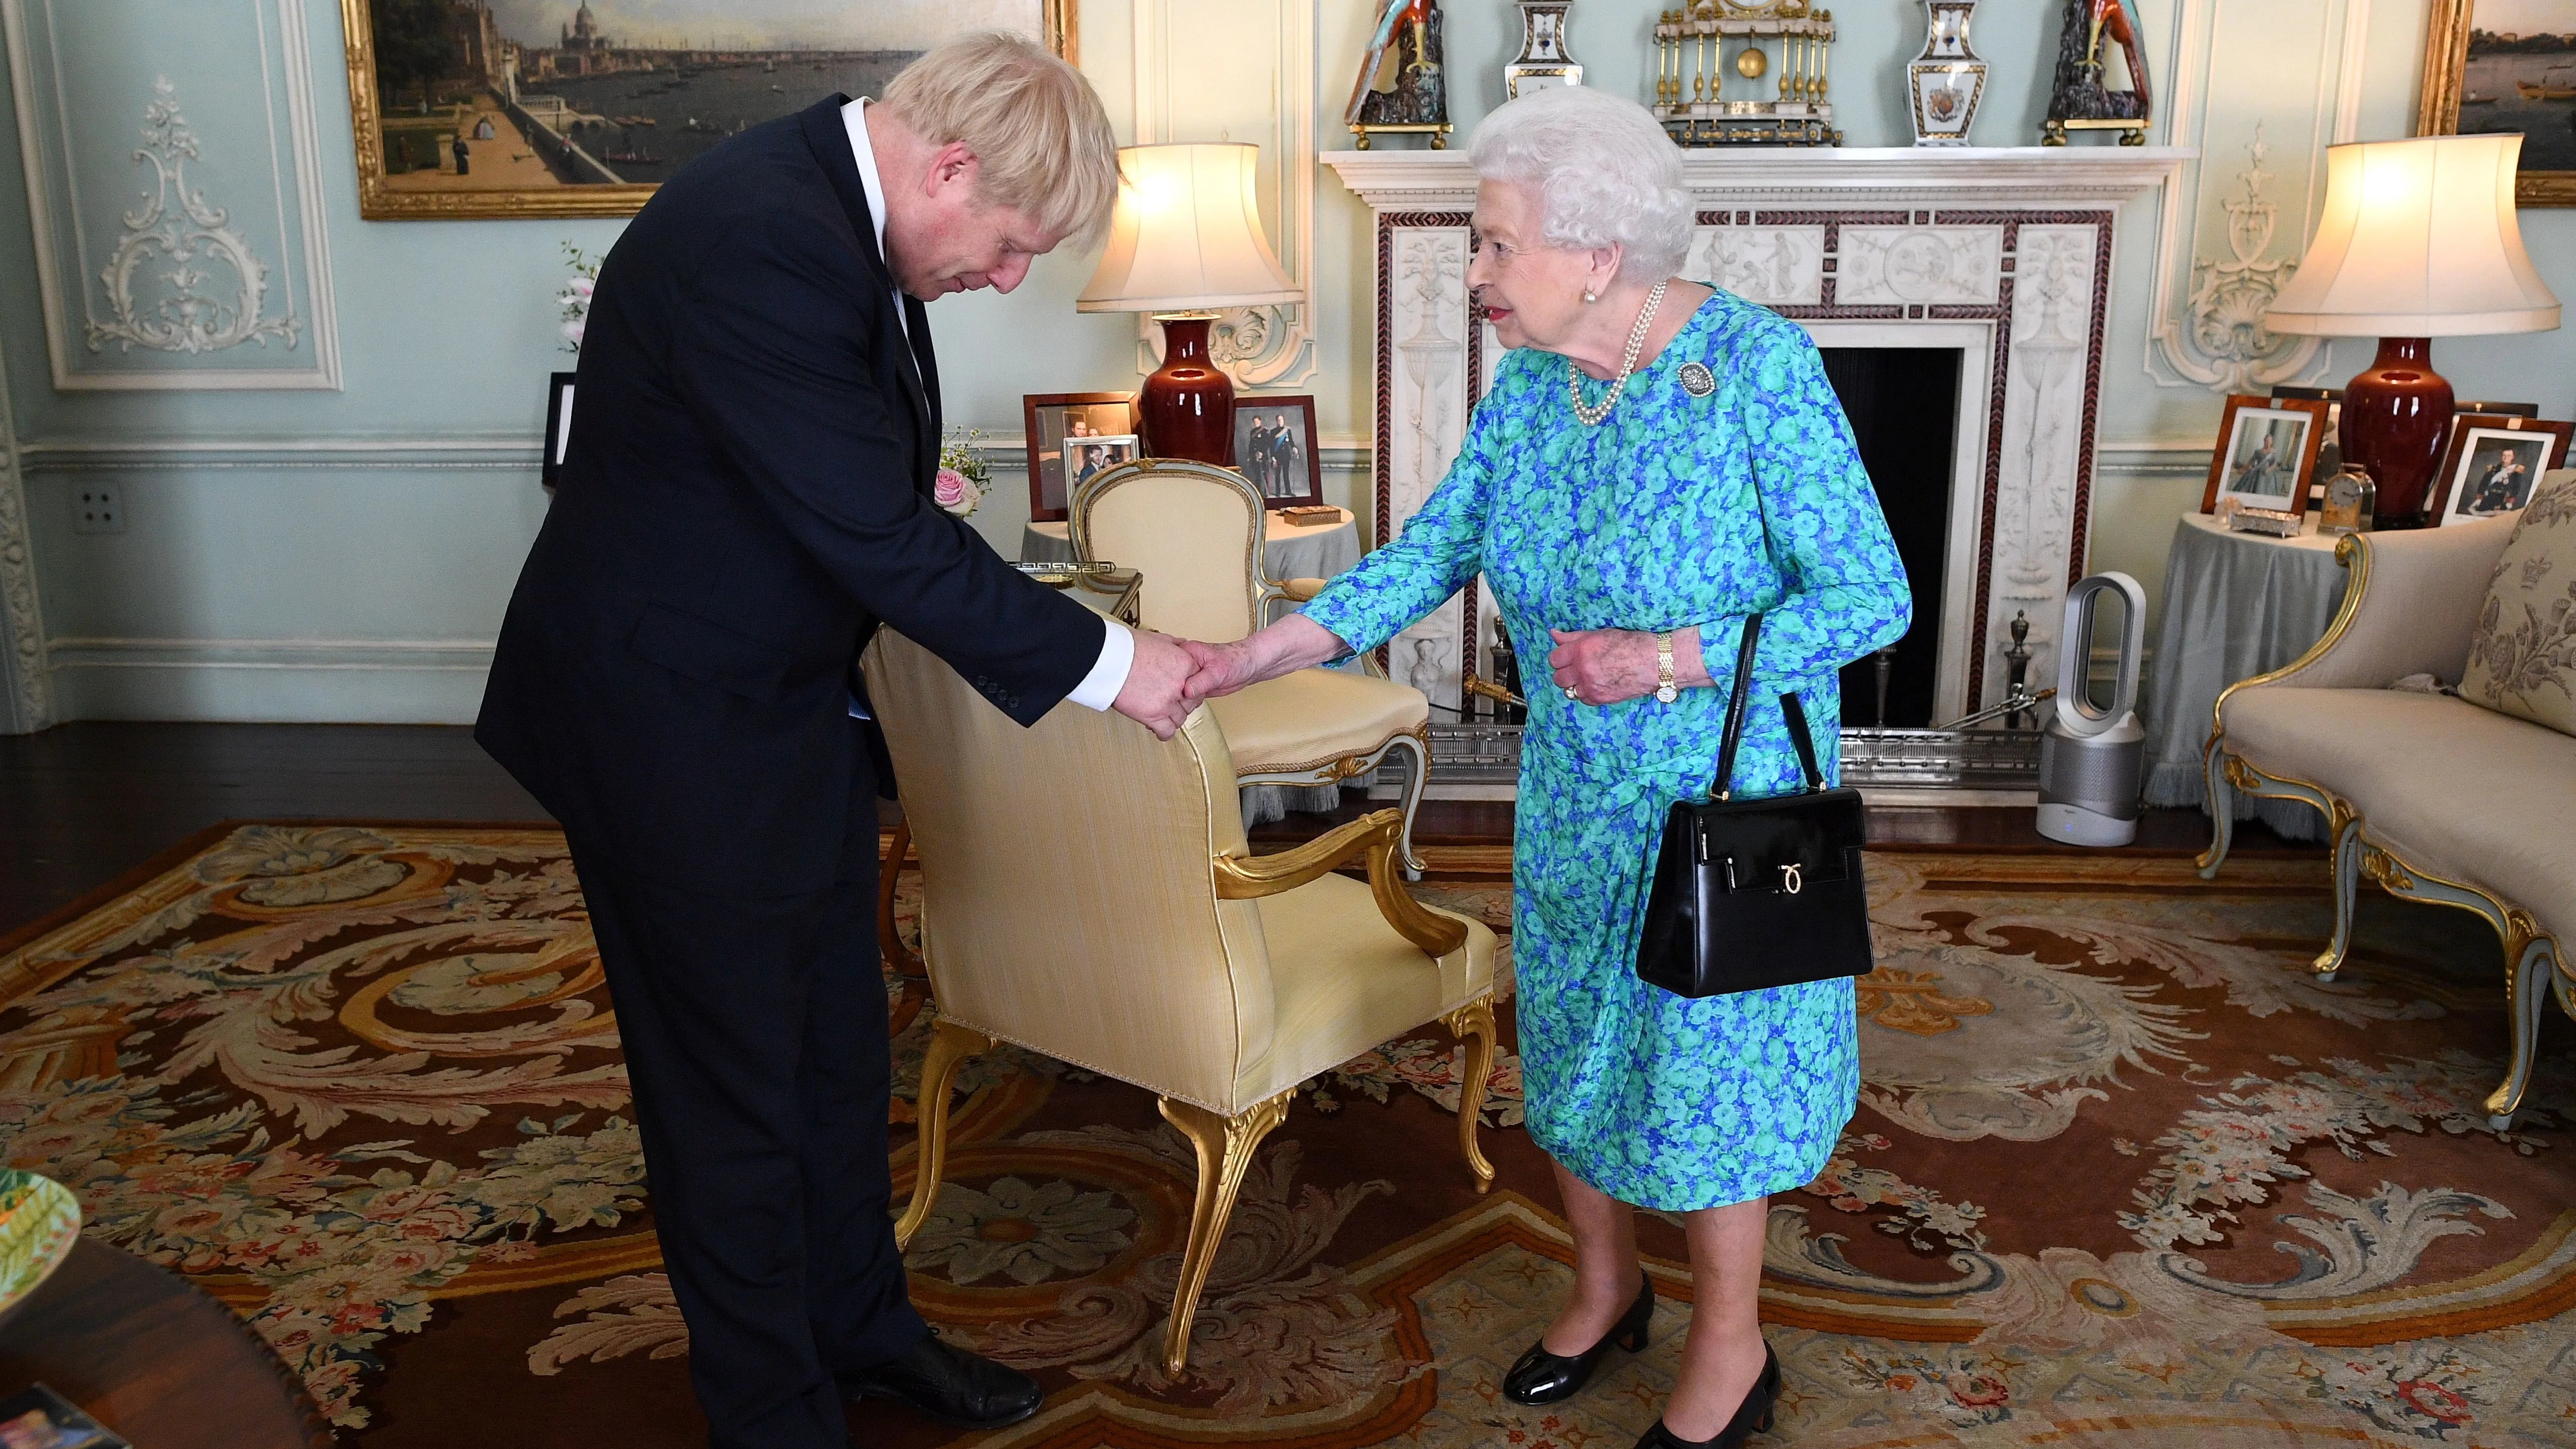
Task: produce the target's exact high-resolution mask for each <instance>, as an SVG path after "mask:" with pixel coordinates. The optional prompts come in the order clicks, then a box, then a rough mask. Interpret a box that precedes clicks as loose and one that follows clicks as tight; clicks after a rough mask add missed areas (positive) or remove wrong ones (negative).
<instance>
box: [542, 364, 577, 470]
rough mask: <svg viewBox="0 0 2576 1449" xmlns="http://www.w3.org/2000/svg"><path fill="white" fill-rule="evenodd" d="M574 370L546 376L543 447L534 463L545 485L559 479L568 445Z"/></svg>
mask: <svg viewBox="0 0 2576 1449" xmlns="http://www.w3.org/2000/svg"><path fill="white" fill-rule="evenodd" d="M574 376H575V374H572V373H569V372H558V373H552V374H550V375H548V377H547V378H546V451H545V457H544V459H543V460H542V461H541V462H539V463H538V464H537V474H538V476H539V477H540V478H541V479H543V480H544V482H545V485H546V486H547V487H549V488H552V487H554V486H555V484H556V483H557V482H558V481H560V479H561V477H562V474H563V464H564V454H565V452H566V451H568V450H569V449H570V448H571V447H572V381H573V377H574Z"/></svg>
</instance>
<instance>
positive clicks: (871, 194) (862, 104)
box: [841, 96, 894, 271]
mask: <svg viewBox="0 0 2576 1449" xmlns="http://www.w3.org/2000/svg"><path fill="white" fill-rule="evenodd" d="M867 112H868V98H867V97H865V96H861V97H859V98H858V99H857V100H855V101H852V102H850V103H849V104H848V105H846V106H843V107H841V124H842V125H843V126H846V127H848V128H849V132H850V152H851V154H852V155H853V156H855V157H857V158H858V163H859V189H860V190H861V191H864V192H866V193H867V197H868V216H869V218H870V219H871V220H873V221H875V223H876V227H877V255H878V256H879V257H883V256H884V255H885V223H886V204H885V182H884V181H883V180H882V179H880V178H879V177H878V176H877V153H876V148H875V147H873V146H870V145H869V144H868V115H867ZM886 270H888V271H892V270H894V268H893V266H892V264H891V263H889V264H888V266H887V268H886Z"/></svg>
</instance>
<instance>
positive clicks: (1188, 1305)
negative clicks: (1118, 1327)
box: [1156, 1087, 1297, 1379]
mask: <svg viewBox="0 0 2576 1449" xmlns="http://www.w3.org/2000/svg"><path fill="white" fill-rule="evenodd" d="M1296 1097H1297V1091H1296V1089H1295V1088H1293V1087H1292V1088H1290V1089H1289V1090H1287V1091H1285V1092H1282V1093H1280V1094H1279V1095H1278V1096H1276V1097H1272V1098H1270V1099H1269V1100H1268V1101H1265V1102H1261V1103H1258V1104H1256V1105H1255V1106H1253V1107H1252V1108H1251V1109H1249V1110H1247V1111H1244V1112H1240V1113H1237V1114H1236V1115H1234V1116H1232V1117H1220V1116H1218V1115H1217V1114H1216V1113H1214V1112H1211V1111H1209V1110H1207V1109H1206V1108H1205V1107H1200V1106H1194V1105H1192V1104H1191V1103H1188V1102H1182V1101H1177V1100H1175V1099H1173V1098H1170V1097H1165V1098H1162V1099H1161V1100H1160V1101H1159V1102H1158V1103H1157V1104H1156V1105H1158V1106H1160V1107H1161V1108H1162V1110H1163V1120H1165V1121H1167V1122H1169V1123H1171V1124H1172V1125H1173V1126H1174V1127H1177V1128H1179V1129H1180V1130H1181V1135H1182V1136H1184V1137H1187V1138H1188V1139H1190V1146H1192V1147H1193V1148H1196V1149H1197V1150H1198V1158H1199V1192H1198V1201H1197V1202H1196V1203H1195V1204H1193V1205H1192V1206H1191V1208H1190V1237H1189V1246H1188V1247H1187V1248H1185V1249H1183V1250H1182V1253H1181V1278H1180V1285H1179V1287H1178V1288H1177V1289H1175V1290H1174V1292H1173V1294H1172V1317H1171V1321H1170V1323H1169V1324H1168V1325H1167V1327H1166V1328H1165V1331H1164V1334H1163V1372H1165V1373H1167V1374H1169V1375H1171V1376H1172V1377H1173V1378H1176V1379H1177V1378H1179V1377H1180V1375H1181V1368H1182V1366H1183V1365H1184V1364H1186V1363H1188V1361H1189V1356H1190V1320H1191V1319H1192V1318H1194V1317H1196V1316H1197V1314H1198V1307H1199V1294H1200V1293H1201V1292H1202V1291H1204V1290H1205V1289H1206V1287H1207V1276H1208V1269H1209V1268H1210V1267H1212V1266H1214V1265H1215V1263H1216V1248H1217V1244H1218V1243H1220V1242H1222V1241H1224V1238H1225V1220H1226V1219H1227V1218H1228V1217H1231V1216H1232V1215H1233V1213H1234V1197H1235V1194H1236V1193H1238V1192H1240V1191H1242V1189H1243V1174H1244V1170H1245V1169H1246V1168H1248V1167H1250V1166H1251V1165H1252V1153H1253V1149H1255V1148H1257V1147H1259V1146H1260V1145H1261V1139H1262V1138H1264V1137H1267V1136H1269V1135H1270V1132H1271V1129H1272V1128H1274V1127H1277V1126H1278V1125H1279V1124H1280V1123H1281V1122H1283V1121H1286V1120H1287V1117H1288V1104H1289V1103H1290V1102H1293V1101H1295V1100H1296Z"/></svg>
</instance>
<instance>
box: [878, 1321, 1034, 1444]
mask: <svg viewBox="0 0 2576 1449" xmlns="http://www.w3.org/2000/svg"><path fill="white" fill-rule="evenodd" d="M841 1392H842V1393H843V1394H846V1395H847V1396H849V1397H851V1398H854V1399H861V1398H866V1399H899V1400H901V1401H902V1402H904V1403H907V1404H910V1405H912V1406H913V1407H914V1408H915V1409H918V1410H920V1411H921V1412H922V1413H924V1414H927V1415H929V1416H930V1417H931V1418H934V1419H937V1420H938V1421H940V1422H941V1423H943V1424H951V1425H954V1426H956V1427H957V1428H960V1429H998V1428H1001V1427H1002V1426H1003V1425H1005V1424H1016V1423H1018V1422H1020V1421H1021V1420H1022V1419H1025V1418H1027V1417H1029V1416H1030V1415H1031V1414H1034V1413H1036V1412H1037V1411H1038V1405H1039V1404H1041V1403H1043V1402H1045V1400H1046V1395H1045V1393H1044V1392H1042V1391H1041V1390H1040V1389H1039V1388H1038V1381H1037V1380H1035V1379H1033V1378H1030V1377H1029V1376H1028V1375H1027V1374H1024V1373H1022V1372H1020V1371H1019V1370H1018V1369H1015V1368H1009V1367H1006V1366H1004V1365H1002V1364H998V1363H995V1362H993V1361H992V1360H991V1359H989V1358H986V1357H984V1356H983V1355H982V1354H977V1353H969V1352H967V1351H966V1350H965V1349H962V1348H959V1347H957V1346H956V1345H955V1344H952V1343H948V1342H945V1341H943V1340H942V1339H941V1338H940V1337H939V1330H938V1329H936V1328H934V1329H932V1330H930V1333H929V1335H928V1336H927V1337H925V1338H923V1339H922V1340H921V1342H920V1344H919V1345H918V1346H916V1347H915V1348H914V1349H913V1350H912V1352H910V1353H907V1354H905V1355H904V1356H903V1357H901V1358H899V1359H896V1360H894V1361H893V1362H891V1363H881V1364H878V1365H877V1366H876V1367H875V1368H872V1369H860V1370H858V1371H856V1372H853V1373H845V1374H843V1375H841Z"/></svg>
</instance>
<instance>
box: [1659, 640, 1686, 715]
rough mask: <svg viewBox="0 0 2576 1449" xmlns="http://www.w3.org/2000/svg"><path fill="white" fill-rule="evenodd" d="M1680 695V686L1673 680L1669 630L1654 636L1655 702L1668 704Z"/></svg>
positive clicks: (1671, 642)
mask: <svg viewBox="0 0 2576 1449" xmlns="http://www.w3.org/2000/svg"><path fill="white" fill-rule="evenodd" d="M1681 697H1682V691H1681V686H1680V685H1679V684H1677V683H1675V682H1674V680H1673V636H1672V635H1671V633H1670V632H1666V633H1662V634H1658V635H1656V636H1655V702H1656V703H1658V704H1670V703H1672V702H1673V701H1674V700H1677V699H1679V698H1681Z"/></svg>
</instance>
